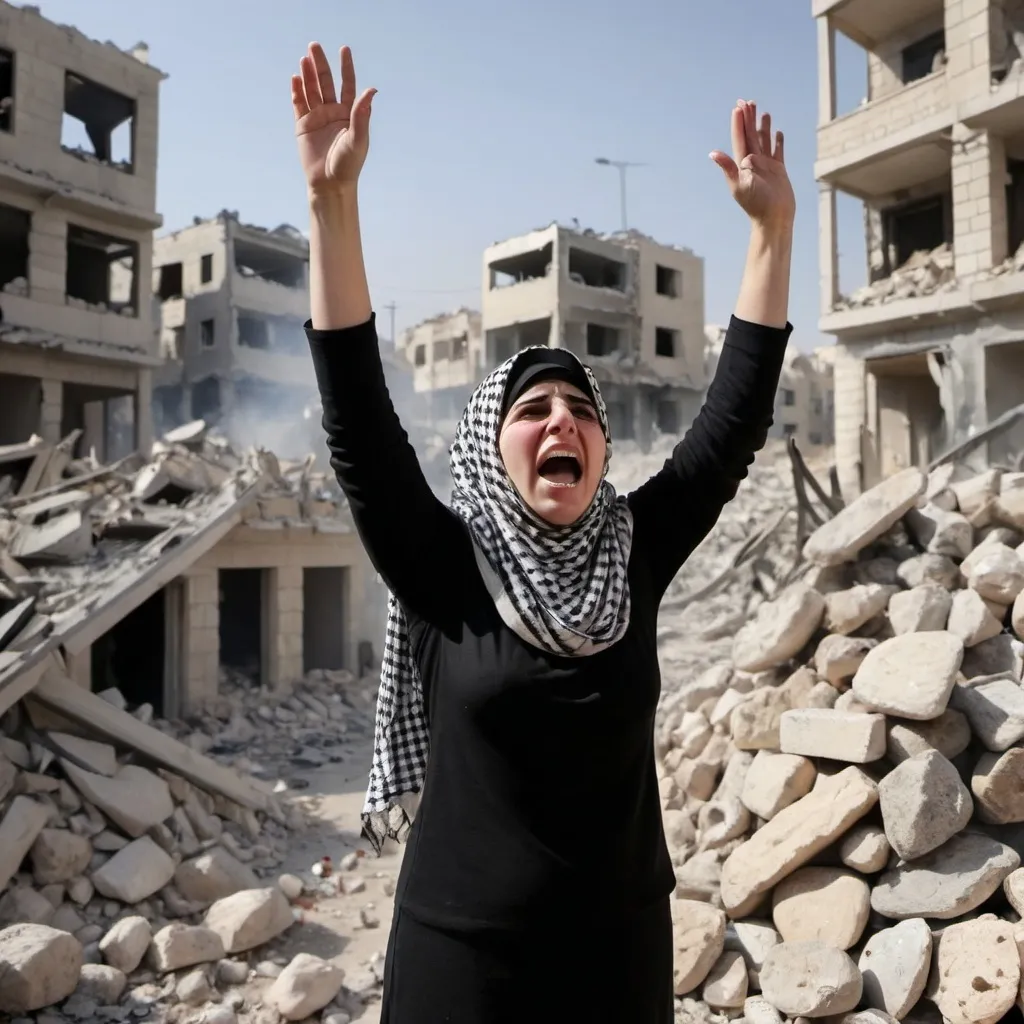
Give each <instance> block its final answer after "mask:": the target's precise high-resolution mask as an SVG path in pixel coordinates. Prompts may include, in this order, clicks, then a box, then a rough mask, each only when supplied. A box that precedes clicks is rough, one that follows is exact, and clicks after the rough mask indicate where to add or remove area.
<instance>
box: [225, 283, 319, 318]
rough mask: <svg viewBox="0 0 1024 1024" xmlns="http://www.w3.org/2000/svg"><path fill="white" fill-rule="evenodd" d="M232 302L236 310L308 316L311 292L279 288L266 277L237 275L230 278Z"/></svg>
mask: <svg viewBox="0 0 1024 1024" xmlns="http://www.w3.org/2000/svg"><path fill="white" fill-rule="evenodd" d="M231 301H232V302H233V303H234V305H235V306H238V307H240V308H244V309H251V310H253V311H255V312H258V313H267V314H274V313H278V314H281V315H282V316H294V317H298V318H299V319H300V320H305V319H306V318H307V317H308V316H309V289H308V288H306V287H298V286H294V285H288V284H280V283H278V282H277V281H273V280H270V279H267V278H264V277H253V276H251V275H246V274H241V273H239V272H237V271H236V272H235V273H234V274H233V275H232V277H231Z"/></svg>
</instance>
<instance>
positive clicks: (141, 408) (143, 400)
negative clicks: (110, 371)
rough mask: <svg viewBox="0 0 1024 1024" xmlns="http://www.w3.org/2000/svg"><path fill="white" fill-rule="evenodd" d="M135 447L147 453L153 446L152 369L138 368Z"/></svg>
mask: <svg viewBox="0 0 1024 1024" xmlns="http://www.w3.org/2000/svg"><path fill="white" fill-rule="evenodd" d="M135 447H136V449H137V450H138V451H140V452H142V453H143V454H144V455H148V454H149V452H150V449H151V448H152V447H153V371H152V370H150V369H140V370H139V381H138V384H137V385H136V388H135Z"/></svg>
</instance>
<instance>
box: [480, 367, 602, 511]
mask: <svg viewBox="0 0 1024 1024" xmlns="http://www.w3.org/2000/svg"><path fill="white" fill-rule="evenodd" d="M498 448H499V450H500V452H501V458H502V461H503V462H504V463H505V471H506V472H507V473H508V475H509V479H510V480H511V481H512V486H513V487H515V489H516V491H517V492H518V493H519V496H520V497H521V498H522V499H523V501H524V502H525V503H526V504H527V505H528V506H529V508H530V509H531V510H532V511H533V512H534V513H535V514H536V515H538V516H540V517H541V519H544V520H545V521H547V522H549V523H551V524H552V525H554V526H569V525H570V524H572V523H574V522H576V520H577V519H579V518H580V517H581V516H582V515H583V514H584V513H585V512H586V511H587V509H588V508H589V507H590V503H591V502H592V501H593V500H594V495H595V494H596V493H597V488H598V486H599V485H600V483H601V477H602V475H603V474H604V460H605V451H606V449H607V443H606V442H605V437H604V431H603V430H602V429H601V423H600V421H599V420H598V418H597V410H596V409H595V408H594V406H593V403H592V402H591V401H590V399H589V398H587V396H586V395H585V394H584V393H583V392H582V391H580V390H579V388H576V387H573V385H572V384H567V383H565V382H564V381H560V380H546V381H541V382H539V383H538V384H535V385H534V386H533V387H531V388H529V389H528V390H527V391H524V392H523V394H522V395H520V396H519V398H518V399H517V400H516V401H515V403H514V404H513V405H512V406H511V407H510V408H509V410H508V412H507V413H506V415H505V420H504V422H503V423H502V425H501V433H500V434H499V436H498Z"/></svg>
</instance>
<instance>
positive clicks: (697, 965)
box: [672, 900, 725, 996]
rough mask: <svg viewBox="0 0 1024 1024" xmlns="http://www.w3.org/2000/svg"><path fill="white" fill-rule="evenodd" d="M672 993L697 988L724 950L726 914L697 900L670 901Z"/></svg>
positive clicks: (682, 992)
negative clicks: (673, 975) (672, 963)
mask: <svg viewBox="0 0 1024 1024" xmlns="http://www.w3.org/2000/svg"><path fill="white" fill-rule="evenodd" d="M672 918H673V923H672V932H673V943H674V948H675V967H674V973H675V980H674V985H675V993H676V995H677V996H684V995H686V994H687V993H688V992H692V991H694V990H695V989H696V988H697V987H698V986H700V985H701V984H702V983H703V982H704V980H705V978H707V976H708V974H709V973H710V972H711V968H712V967H714V965H715V962H716V961H717V960H718V958H719V957H720V956H721V955H722V951H723V950H724V948H725V914H723V913H722V911H721V910H719V909H718V908H717V907H712V906H711V905H710V904H708V903H701V902H698V901H696V900H673V901H672Z"/></svg>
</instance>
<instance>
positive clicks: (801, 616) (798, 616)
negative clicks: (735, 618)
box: [732, 583, 825, 672]
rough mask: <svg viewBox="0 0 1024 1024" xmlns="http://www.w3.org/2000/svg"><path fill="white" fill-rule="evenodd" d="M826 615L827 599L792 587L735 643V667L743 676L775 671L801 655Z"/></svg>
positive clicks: (802, 586) (769, 604)
mask: <svg viewBox="0 0 1024 1024" xmlns="http://www.w3.org/2000/svg"><path fill="white" fill-rule="evenodd" d="M824 614H825V599H824V598H823V597H822V596H821V594H819V593H818V591H816V590H814V589H813V588H812V587H809V586H807V584H805V583H793V584H791V585H790V586H788V587H786V589H785V590H783V591H782V593H781V594H780V595H779V596H778V597H776V598H775V599H774V600H772V601H767V602H765V603H764V604H763V605H761V607H760V608H758V610H757V612H756V613H755V615H754V618H753V619H751V620H750V621H749V622H748V623H747V624H746V625H745V626H743V627H742V628H741V629H740V631H739V633H737V634H736V639H735V642H734V643H733V651H732V656H733V663H734V664H735V666H736V668H737V669H740V670H741V671H744V672H760V671H762V670H764V669H769V668H775V667H776V666H778V665H782V664H784V663H785V662H787V661H789V659H790V658H792V657H794V656H795V655H796V654H798V653H799V652H800V651H801V650H802V649H803V647H804V646H805V645H806V644H807V642H808V641H809V640H810V639H811V637H812V636H813V635H814V633H815V631H816V630H817V628H818V626H819V625H820V624H821V620H822V617H823V616H824Z"/></svg>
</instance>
